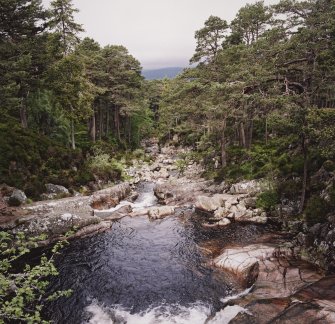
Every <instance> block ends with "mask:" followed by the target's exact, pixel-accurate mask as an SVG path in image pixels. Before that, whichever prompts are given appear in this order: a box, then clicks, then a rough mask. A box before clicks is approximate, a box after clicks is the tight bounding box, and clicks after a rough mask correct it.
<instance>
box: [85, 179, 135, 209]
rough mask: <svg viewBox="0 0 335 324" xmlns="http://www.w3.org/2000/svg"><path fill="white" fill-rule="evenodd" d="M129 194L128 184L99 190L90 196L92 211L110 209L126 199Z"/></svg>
mask: <svg viewBox="0 0 335 324" xmlns="http://www.w3.org/2000/svg"><path fill="white" fill-rule="evenodd" d="M130 192H131V188H130V185H129V183H128V182H125V183H121V184H119V185H116V186H113V187H110V188H107V189H103V190H99V191H97V192H95V193H94V194H93V196H92V202H91V207H92V208H94V209H110V208H112V207H115V206H116V205H117V204H118V203H119V202H120V201H121V200H122V199H124V198H125V197H127V195H129V194H130Z"/></svg>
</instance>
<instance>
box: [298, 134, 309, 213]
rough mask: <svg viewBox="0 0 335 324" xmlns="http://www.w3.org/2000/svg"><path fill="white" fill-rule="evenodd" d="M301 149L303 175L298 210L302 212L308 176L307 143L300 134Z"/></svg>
mask: <svg viewBox="0 0 335 324" xmlns="http://www.w3.org/2000/svg"><path fill="white" fill-rule="evenodd" d="M301 145H302V151H303V156H304V175H303V179H302V191H301V199H300V210H299V212H300V213H302V212H303V210H304V207H305V201H306V191H307V176H308V150H307V143H306V137H305V135H304V134H303V135H302V143H301Z"/></svg>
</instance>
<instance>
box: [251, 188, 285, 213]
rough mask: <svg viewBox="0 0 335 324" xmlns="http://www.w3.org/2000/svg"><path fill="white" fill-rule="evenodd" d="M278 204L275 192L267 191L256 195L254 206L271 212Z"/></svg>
mask: <svg viewBox="0 0 335 324" xmlns="http://www.w3.org/2000/svg"><path fill="white" fill-rule="evenodd" d="M279 202H280V197H279V194H278V192H277V191H276V190H267V191H264V192H262V193H261V194H259V195H258V197H257V201H256V206H257V208H263V209H264V210H266V211H272V210H274V208H275V207H276V205H277V204H279Z"/></svg>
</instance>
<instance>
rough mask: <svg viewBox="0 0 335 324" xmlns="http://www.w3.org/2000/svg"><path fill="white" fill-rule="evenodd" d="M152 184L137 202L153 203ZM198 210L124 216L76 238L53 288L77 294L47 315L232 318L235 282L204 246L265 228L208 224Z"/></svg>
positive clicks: (59, 319)
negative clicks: (213, 261) (211, 226)
mask: <svg viewBox="0 0 335 324" xmlns="http://www.w3.org/2000/svg"><path fill="white" fill-rule="evenodd" d="M152 188H153V185H152V184H149V183H145V184H142V185H141V186H140V188H139V192H140V196H139V198H138V199H137V201H136V202H135V204H134V206H133V209H136V208H142V207H147V206H150V205H154V204H156V201H155V197H154V195H153V190H152ZM199 217H200V216H198V215H196V214H194V213H192V212H185V213H179V215H175V216H170V217H167V218H164V219H162V220H155V221H150V220H149V218H148V217H147V216H140V217H133V218H131V217H124V218H122V219H121V220H119V221H117V222H115V223H114V224H113V226H112V228H111V230H109V231H107V232H105V233H102V234H99V235H95V236H92V237H88V238H84V239H80V240H77V241H73V242H71V244H70V245H69V246H67V247H66V248H65V249H64V250H63V251H62V254H61V255H60V256H59V257H58V258H57V262H56V265H57V267H58V269H59V272H60V275H59V276H58V277H57V278H55V279H53V281H52V285H51V289H52V290H58V289H72V290H73V294H72V295H71V297H70V298H67V299H65V298H61V299H59V300H58V301H55V302H53V303H51V304H50V305H48V308H47V313H48V316H49V317H50V318H51V319H52V320H53V321H54V322H55V323H71V324H72V323H73V324H74V323H99V324H104V323H148V324H151V323H192V324H197V323H199V324H200V323H227V322H228V321H229V319H230V318H232V317H234V315H235V314H236V313H237V312H238V311H240V309H237V308H238V306H234V307H229V306H228V307H226V308H225V309H224V310H222V308H223V306H224V304H223V299H224V298H225V297H227V296H230V295H232V294H234V293H236V292H237V289H236V288H237V287H236V286H234V283H233V282H231V281H230V280H229V277H228V276H226V275H225V273H223V272H222V271H220V270H217V269H215V268H214V267H212V266H211V262H210V260H211V258H210V257H209V256H208V253H204V248H203V246H204V245H206V244H207V245H208V242H213V243H212V245H215V246H212V248H213V249H214V250H220V249H221V248H223V247H224V246H225V245H230V244H234V243H235V242H240V241H241V240H242V241H243V242H248V241H252V240H253V239H254V238H255V237H257V236H258V235H260V234H261V233H262V232H264V231H265V229H264V227H262V226H256V225H248V226H242V225H239V226H230V227H229V228H226V229H208V228H203V227H202V226H201V224H200V222H199ZM207 245H206V246H207Z"/></svg>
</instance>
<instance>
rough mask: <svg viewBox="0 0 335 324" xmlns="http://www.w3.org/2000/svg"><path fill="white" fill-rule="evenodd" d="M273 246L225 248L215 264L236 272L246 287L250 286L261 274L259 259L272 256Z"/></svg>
mask: <svg viewBox="0 0 335 324" xmlns="http://www.w3.org/2000/svg"><path fill="white" fill-rule="evenodd" d="M274 251H275V248H274V247H273V246H268V245H262V244H255V245H249V246H246V247H238V248H232V249H227V250H225V251H224V252H223V253H222V254H221V255H220V256H218V257H217V258H215V259H214V265H215V266H217V267H219V268H222V269H224V270H225V271H228V272H231V273H233V274H235V275H236V276H237V277H238V279H239V280H240V282H241V284H242V285H243V286H245V287H250V286H251V285H252V284H254V282H255V281H256V279H257V277H258V274H259V261H261V260H264V259H266V258H270V257H271V256H272V255H273V253H274Z"/></svg>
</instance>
